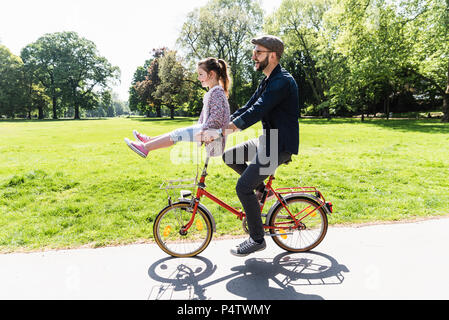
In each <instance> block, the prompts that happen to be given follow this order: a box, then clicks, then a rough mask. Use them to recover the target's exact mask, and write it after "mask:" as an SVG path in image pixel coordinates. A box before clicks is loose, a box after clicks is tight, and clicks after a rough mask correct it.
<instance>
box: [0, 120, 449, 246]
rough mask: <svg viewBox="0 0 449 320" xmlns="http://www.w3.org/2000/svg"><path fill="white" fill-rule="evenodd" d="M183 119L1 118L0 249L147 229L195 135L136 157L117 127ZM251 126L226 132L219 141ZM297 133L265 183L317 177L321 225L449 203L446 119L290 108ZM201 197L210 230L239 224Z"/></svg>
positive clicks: (212, 173) (393, 217)
mask: <svg viewBox="0 0 449 320" xmlns="http://www.w3.org/2000/svg"><path fill="white" fill-rule="evenodd" d="M195 120H196V119H194V118H178V119H176V120H154V119H143V118H130V119H125V118H115V119H105V120H81V121H73V120H67V121H64V120H60V121H50V120H49V121H4V120H1V121H0V138H1V140H0V224H1V226H2V228H1V229H0V251H1V252H11V251H28V250H36V249H53V248H72V247H79V246H93V247H99V246H105V245H113V244H126V243H135V242H143V241H151V240H152V220H153V219H154V217H155V216H156V214H157V213H158V212H159V211H160V209H162V208H163V207H164V206H165V205H166V204H167V199H166V194H165V191H164V190H160V189H159V186H160V185H161V183H162V182H163V181H164V180H167V179H182V178H184V179H185V178H193V177H194V176H195V175H196V169H197V167H196V161H195V160H196V159H197V156H196V147H195V146H194V145H193V144H188V143H180V144H177V145H175V146H174V147H172V148H169V149H164V150H157V151H155V152H153V153H151V154H150V156H149V158H148V159H142V158H140V157H139V156H137V155H136V154H135V153H133V152H132V151H130V150H129V149H128V147H127V146H126V144H125V143H124V142H123V138H124V137H129V138H132V133H131V132H132V129H138V130H140V131H142V132H144V133H147V134H148V135H151V136H154V135H158V134H162V133H165V132H168V131H170V130H173V129H175V128H178V127H182V126H187V125H191V124H192V123H193V122H194V121H195ZM260 129H261V127H260V125H256V126H255V129H251V128H250V129H248V130H245V131H243V132H240V133H238V134H235V135H233V136H231V137H230V139H229V140H228V143H227V146H228V147H229V146H231V145H233V144H235V143H239V142H242V141H244V140H246V139H247V138H252V137H255V136H256V135H257V133H258V132H260ZM300 139H301V144H300V154H299V155H298V156H296V157H294V158H293V161H292V163H290V164H289V165H288V166H281V167H280V168H279V169H278V171H277V173H276V180H275V184H276V186H278V187H281V186H296V185H302V186H316V187H317V188H319V189H320V190H321V191H322V193H323V194H324V195H325V197H326V200H328V201H331V202H332V203H333V205H334V214H333V215H332V216H330V218H329V222H330V224H331V225H336V224H352V223H366V222H379V221H397V220H409V219H416V218H427V217H435V216H442V215H447V214H449V184H448V177H449V125H447V124H442V123H440V122H439V120H433V119H429V120H427V119H425V120H388V121H387V120H375V119H367V120H366V121H365V122H363V123H362V122H360V120H354V119H333V120H331V121H327V120H314V119H301V120H300ZM203 154H204V150H203ZM200 169H201V168H200ZM208 172H209V175H208V177H207V180H206V183H207V186H208V190H209V191H213V193H214V194H216V195H217V196H219V197H220V198H222V199H223V200H225V201H226V202H227V203H229V204H231V205H234V206H238V205H239V203H238V200H237V198H236V196H235V189H234V185H235V183H236V180H237V175H236V174H235V173H234V172H233V171H232V170H231V169H229V168H228V167H226V166H225V165H224V164H223V163H222V161H221V158H214V159H213V161H211V164H210V166H209V170H208ZM203 203H204V204H205V205H206V206H207V207H208V208H209V209H210V210H211V212H212V213H213V214H214V217H215V220H216V222H217V234H216V235H215V237H217V236H223V235H228V234H241V233H242V229H241V224H240V223H241V222H240V220H238V219H236V218H235V216H233V215H231V214H230V213H228V212H225V211H224V210H223V209H221V208H219V207H218V206H217V205H215V204H214V203H212V202H211V201H210V200H208V199H205V200H204V201H203Z"/></svg>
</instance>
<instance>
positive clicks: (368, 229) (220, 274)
mask: <svg viewBox="0 0 449 320" xmlns="http://www.w3.org/2000/svg"><path fill="white" fill-rule="evenodd" d="M239 242H241V239H232V240H213V241H212V242H211V244H210V245H209V247H208V248H207V249H206V250H205V251H204V252H203V253H202V254H201V256H200V257H196V258H188V259H174V258H170V257H168V256H167V255H166V254H165V253H163V252H162V251H161V250H160V249H159V248H158V247H157V246H156V245H155V244H142V245H130V246H121V247H109V248H99V249H77V250H62V251H47V252H36V253H17V254H3V255H0V299H152V300H154V299H164V300H165V299H212V300H215V299H225V300H228V299H229V300H231V299H232V300H238V299H243V300H245V299H250V300H252V299H270V300H271V299H282V300H288V299H449V272H448V270H449V250H448V246H449V218H442V219H433V220H427V221H421V222H414V223H395V224H386V225H374V226H363V227H331V228H329V230H328V234H327V236H326V238H325V239H324V241H323V242H322V243H321V244H320V245H319V246H318V247H317V248H316V251H314V252H309V253H293V254H292V253H286V252H284V251H283V250H281V249H280V248H278V247H277V246H276V245H275V244H274V243H273V241H272V240H271V239H268V241H267V245H268V246H267V249H266V250H264V251H262V252H258V253H256V254H254V255H251V256H248V257H245V258H237V257H234V256H232V255H231V254H230V253H229V249H230V248H231V247H232V246H233V245H235V244H238V243H239Z"/></svg>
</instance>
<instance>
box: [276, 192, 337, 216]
mask: <svg viewBox="0 0 449 320" xmlns="http://www.w3.org/2000/svg"><path fill="white" fill-rule="evenodd" d="M275 191H276V192H277V193H279V194H292V193H309V194H313V195H314V196H315V197H316V198H317V199H318V200H319V201H321V202H322V203H321V206H326V209H327V211H328V213H332V211H333V209H332V202H326V199H324V196H323V194H322V193H321V191H320V190H318V189H317V188H315V187H290V188H277V189H275Z"/></svg>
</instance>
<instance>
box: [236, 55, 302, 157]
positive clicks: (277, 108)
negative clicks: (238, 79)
mask: <svg viewBox="0 0 449 320" xmlns="http://www.w3.org/2000/svg"><path fill="white" fill-rule="evenodd" d="M298 119H299V99H298V86H297V84H296V81H295V79H293V77H292V76H291V75H290V73H288V72H287V71H286V70H285V69H284V68H282V67H281V65H279V64H278V65H277V66H276V67H275V68H274V69H273V71H272V72H271V74H270V76H269V77H268V78H267V77H265V78H264V79H263V80H262V82H261V83H260V84H259V87H258V88H257V90H256V92H255V93H254V94H253V96H252V97H251V99H249V101H248V102H247V103H246V105H245V106H243V107H242V108H240V109H238V110H237V111H236V112H234V113H233V114H232V115H231V121H232V122H233V123H234V125H235V126H236V127H237V128H239V129H241V130H244V129H246V128H248V127H250V126H252V125H253V124H255V123H256V122H258V121H259V120H261V121H262V126H263V129H264V130H266V133H267V135H269V129H278V146H279V149H278V152H282V151H284V152H288V153H291V154H298V149H299V125H298ZM268 141H269V138H267V143H268ZM267 147H268V148H269V146H267Z"/></svg>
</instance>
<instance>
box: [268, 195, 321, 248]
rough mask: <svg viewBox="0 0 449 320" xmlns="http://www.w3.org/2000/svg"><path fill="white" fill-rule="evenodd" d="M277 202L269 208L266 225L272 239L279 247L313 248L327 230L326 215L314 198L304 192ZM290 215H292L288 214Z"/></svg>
mask: <svg viewBox="0 0 449 320" xmlns="http://www.w3.org/2000/svg"><path fill="white" fill-rule="evenodd" d="M286 207H287V208H288V211H287V209H286V208H285V207H284V206H283V205H282V204H281V203H279V204H278V205H277V206H276V208H275V209H274V210H273V214H272V215H271V218H270V221H269V226H270V233H271V235H272V238H273V241H274V242H275V243H276V244H277V245H278V246H279V247H281V248H282V249H284V250H287V251H291V252H304V251H309V250H311V249H313V248H315V247H316V246H317V245H318V244H319V243H320V242H321V241H323V239H324V236H325V235H326V232H327V226H328V222H327V215H326V212H325V211H324V210H323V208H322V207H321V208H320V205H319V204H318V203H316V202H315V201H312V200H310V199H309V198H307V197H304V196H296V197H292V198H289V199H287V200H286ZM292 216H293V217H294V218H292Z"/></svg>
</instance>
